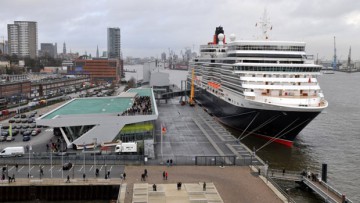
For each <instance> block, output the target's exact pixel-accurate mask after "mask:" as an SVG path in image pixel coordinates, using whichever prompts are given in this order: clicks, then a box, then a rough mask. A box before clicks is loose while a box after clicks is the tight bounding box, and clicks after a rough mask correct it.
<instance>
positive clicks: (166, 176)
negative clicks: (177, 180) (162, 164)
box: [165, 172, 168, 180]
mask: <svg viewBox="0 0 360 203" xmlns="http://www.w3.org/2000/svg"><path fill="white" fill-rule="evenodd" d="M167 179H168V172H165V180H167Z"/></svg>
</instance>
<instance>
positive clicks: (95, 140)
mask: <svg viewBox="0 0 360 203" xmlns="http://www.w3.org/2000/svg"><path fill="white" fill-rule="evenodd" d="M96 142H97V139H96V138H94V169H95V171H96V158H95V156H96V153H95V149H96Z"/></svg>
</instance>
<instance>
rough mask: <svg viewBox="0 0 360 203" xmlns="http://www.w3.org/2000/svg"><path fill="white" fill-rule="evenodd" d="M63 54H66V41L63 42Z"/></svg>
mask: <svg viewBox="0 0 360 203" xmlns="http://www.w3.org/2000/svg"><path fill="white" fill-rule="evenodd" d="M63 54H66V44H65V42H64V44H63Z"/></svg>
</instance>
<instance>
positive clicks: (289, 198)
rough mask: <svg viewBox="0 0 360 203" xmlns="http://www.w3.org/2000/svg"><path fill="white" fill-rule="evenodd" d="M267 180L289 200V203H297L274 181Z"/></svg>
mask: <svg viewBox="0 0 360 203" xmlns="http://www.w3.org/2000/svg"><path fill="white" fill-rule="evenodd" d="M267 180H268V181H269V182H270V183H271V184H272V185H273V186H274V187H275V188H276V189H277V190H278V191H279V192H280V193H281V194H282V195H284V197H285V198H286V199H287V201H288V202H291V203H295V200H293V199H292V198H291V197H290V195H289V194H288V193H287V192H285V191H284V190H283V189H282V188H281V187H280V186H279V185H278V184H277V183H276V182H275V181H274V180H273V179H271V178H269V177H267Z"/></svg>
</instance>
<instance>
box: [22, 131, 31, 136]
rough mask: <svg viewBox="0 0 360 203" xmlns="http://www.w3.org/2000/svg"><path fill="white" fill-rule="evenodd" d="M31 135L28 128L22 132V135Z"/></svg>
mask: <svg viewBox="0 0 360 203" xmlns="http://www.w3.org/2000/svg"><path fill="white" fill-rule="evenodd" d="M30 135H31V131H30V130H27V131H25V132H24V133H23V136H24V137H25V136H30Z"/></svg>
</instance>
